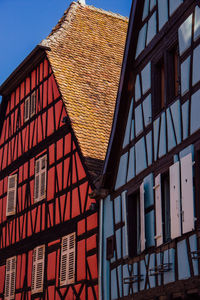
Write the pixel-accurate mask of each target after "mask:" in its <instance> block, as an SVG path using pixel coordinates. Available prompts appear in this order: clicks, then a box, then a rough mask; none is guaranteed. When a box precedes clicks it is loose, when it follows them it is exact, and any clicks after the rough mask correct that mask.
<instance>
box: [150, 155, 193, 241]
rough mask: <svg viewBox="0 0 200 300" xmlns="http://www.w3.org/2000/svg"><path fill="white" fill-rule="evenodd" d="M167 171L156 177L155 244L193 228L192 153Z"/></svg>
mask: <svg viewBox="0 0 200 300" xmlns="http://www.w3.org/2000/svg"><path fill="white" fill-rule="evenodd" d="M168 174H169V175H168V176H166V175H165V176H164V177H165V178H164V177H163V174H162V175H161V174H158V175H157V176H156V178H155V187H154V189H155V211H156V236H155V239H156V245H157V246H160V245H161V244H162V243H163V242H166V241H167V240H169V239H170V238H171V239H174V238H176V237H178V236H180V235H181V233H186V232H189V231H192V230H193V229H194V227H195V226H194V224H195V223H194V219H195V216H194V196H193V162H192V154H191V153H189V154H188V155H186V156H184V157H182V158H181V160H180V162H179V161H177V162H176V163H174V164H173V165H172V166H171V167H170V168H169V172H168Z"/></svg>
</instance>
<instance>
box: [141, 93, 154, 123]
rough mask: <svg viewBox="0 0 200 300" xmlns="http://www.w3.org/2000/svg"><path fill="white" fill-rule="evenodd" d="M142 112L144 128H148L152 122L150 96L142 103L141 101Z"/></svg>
mask: <svg viewBox="0 0 200 300" xmlns="http://www.w3.org/2000/svg"><path fill="white" fill-rule="evenodd" d="M142 105H143V112H144V124H145V126H148V125H149V124H150V123H151V120H152V114H151V95H149V96H148V97H147V98H146V99H145V100H144V101H143V104H142Z"/></svg>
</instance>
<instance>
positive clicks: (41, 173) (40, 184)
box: [34, 155, 47, 202]
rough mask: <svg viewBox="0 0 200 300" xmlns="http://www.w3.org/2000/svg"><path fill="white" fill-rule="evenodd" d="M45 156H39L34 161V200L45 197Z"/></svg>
mask: <svg viewBox="0 0 200 300" xmlns="http://www.w3.org/2000/svg"><path fill="white" fill-rule="evenodd" d="M46 177H47V156H46V155H44V156H42V157H40V158H39V159H38V160H36V162H35V197H34V198H35V202H38V201H41V200H42V199H44V198H45V197H46V180H47V178H46Z"/></svg>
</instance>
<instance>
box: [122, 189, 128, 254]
mask: <svg viewBox="0 0 200 300" xmlns="http://www.w3.org/2000/svg"><path fill="white" fill-rule="evenodd" d="M122 205H123V210H124V223H125V243H126V249H124V252H125V253H124V256H128V255H129V253H128V223H127V213H128V212H127V201H126V191H124V192H123V193H122Z"/></svg>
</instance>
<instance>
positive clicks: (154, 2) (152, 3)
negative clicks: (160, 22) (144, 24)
mask: <svg viewBox="0 0 200 300" xmlns="http://www.w3.org/2000/svg"><path fill="white" fill-rule="evenodd" d="M155 5H156V0H151V2H150V10H152V9H153V8H154V6H155Z"/></svg>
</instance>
